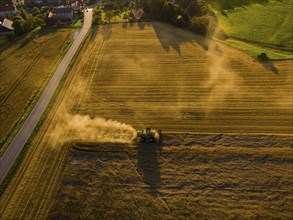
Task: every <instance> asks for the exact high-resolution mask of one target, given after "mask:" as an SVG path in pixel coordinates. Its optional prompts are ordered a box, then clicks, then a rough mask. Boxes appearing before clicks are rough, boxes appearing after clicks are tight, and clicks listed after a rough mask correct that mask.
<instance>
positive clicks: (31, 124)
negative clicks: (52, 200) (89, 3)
mask: <svg viewBox="0 0 293 220" xmlns="http://www.w3.org/2000/svg"><path fill="white" fill-rule="evenodd" d="M91 21H92V9H91V8H89V9H88V11H87V12H85V15H84V25H83V27H82V29H81V31H80V32H79V34H78V36H77V37H76V38H75V40H74V42H73V44H72V46H71V47H70V49H69V50H68V52H67V54H66V55H65V57H64V58H63V60H62V61H61V63H60V65H59V67H58V69H57V70H56V72H55V73H54V75H53V77H52V79H51V80H50V82H49V84H48V86H47V88H46V89H45V91H44V93H43V94H42V96H41V98H40V99H39V101H38V102H37V104H36V106H35V107H34V109H33V110H32V112H31V113H30V115H29V116H28V118H27V120H26V121H25V123H24V124H23V126H22V127H21V129H20V130H19V132H18V133H17V135H16V136H15V138H14V140H13V141H12V142H11V144H10V145H9V147H8V148H7V150H6V151H5V153H4V154H3V156H2V157H1V158H0V183H2V181H3V180H4V178H5V177H6V175H7V173H8V172H9V170H10V168H11V167H12V165H13V163H14V162H15V160H16V158H17V156H18V155H19V153H20V152H21V150H22V149H23V147H24V145H25V143H26V142H27V140H28V138H29V137H30V135H31V133H32V132H33V130H34V129H35V127H36V125H37V123H38V122H39V120H40V118H41V116H42V114H43V113H44V111H45V109H46V107H47V105H48V104H49V102H50V99H51V98H52V96H53V94H54V92H55V90H56V88H57V87H58V84H59V82H60V80H61V79H62V77H63V75H64V73H65V70H66V69H67V67H68V65H69V63H70V61H71V60H72V58H73V56H74V55H75V53H76V51H77V49H78V47H79V46H80V44H81V42H82V40H83V39H84V37H85V35H86V33H87V32H88V30H89V28H90V26H91Z"/></svg>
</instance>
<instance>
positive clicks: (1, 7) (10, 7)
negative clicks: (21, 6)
mask: <svg viewBox="0 0 293 220" xmlns="http://www.w3.org/2000/svg"><path fill="white" fill-rule="evenodd" d="M0 11H15V7H14V5H0Z"/></svg>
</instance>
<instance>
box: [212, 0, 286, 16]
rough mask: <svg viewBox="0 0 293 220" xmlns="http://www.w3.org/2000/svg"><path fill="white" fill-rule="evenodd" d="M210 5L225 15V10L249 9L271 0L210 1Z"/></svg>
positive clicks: (280, 0)
mask: <svg viewBox="0 0 293 220" xmlns="http://www.w3.org/2000/svg"><path fill="white" fill-rule="evenodd" d="M278 1H279V2H282V0H278ZM209 3H210V4H211V5H212V7H213V8H215V9H217V10H219V11H222V12H223V13H224V10H228V11H232V10H234V9H235V8H237V7H242V8H245V7H249V6H251V5H253V4H256V3H257V4H263V5H264V4H267V3H269V0H241V1H227V0H218V1H213V0H209Z"/></svg>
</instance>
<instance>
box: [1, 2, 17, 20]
mask: <svg viewBox="0 0 293 220" xmlns="http://www.w3.org/2000/svg"><path fill="white" fill-rule="evenodd" d="M6 14H10V15H16V14H17V9H16V7H15V6H14V5H0V18H2V19H4V18H5V16H6Z"/></svg>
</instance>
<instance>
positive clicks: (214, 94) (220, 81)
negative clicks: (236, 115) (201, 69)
mask: <svg viewBox="0 0 293 220" xmlns="http://www.w3.org/2000/svg"><path fill="white" fill-rule="evenodd" d="M211 23H212V24H213V25H216V24H215V22H211ZM212 29H213V30H214V31H211V36H210V37H209V39H207V44H208V51H207V55H208V59H209V62H210V64H209V68H208V74H209V75H208V79H207V81H206V82H205V83H204V85H203V87H204V88H205V89H207V90H208V97H205V100H204V101H203V102H204V103H203V104H204V105H203V106H204V110H205V111H206V113H210V112H212V111H213V110H215V109H216V108H218V107H222V106H223V105H224V104H225V100H226V99H227V98H233V96H234V94H237V96H238V97H239V95H241V88H240V87H241V84H242V78H241V76H239V75H238V74H237V73H235V72H233V71H232V70H231V69H230V68H229V65H228V58H227V56H226V55H225V54H223V53H222V52H221V50H220V49H219V47H218V45H217V43H216V42H215V41H214V40H212V38H214V37H219V36H218V35H219V34H220V33H221V32H220V31H218V28H217V27H212Z"/></svg>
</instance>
